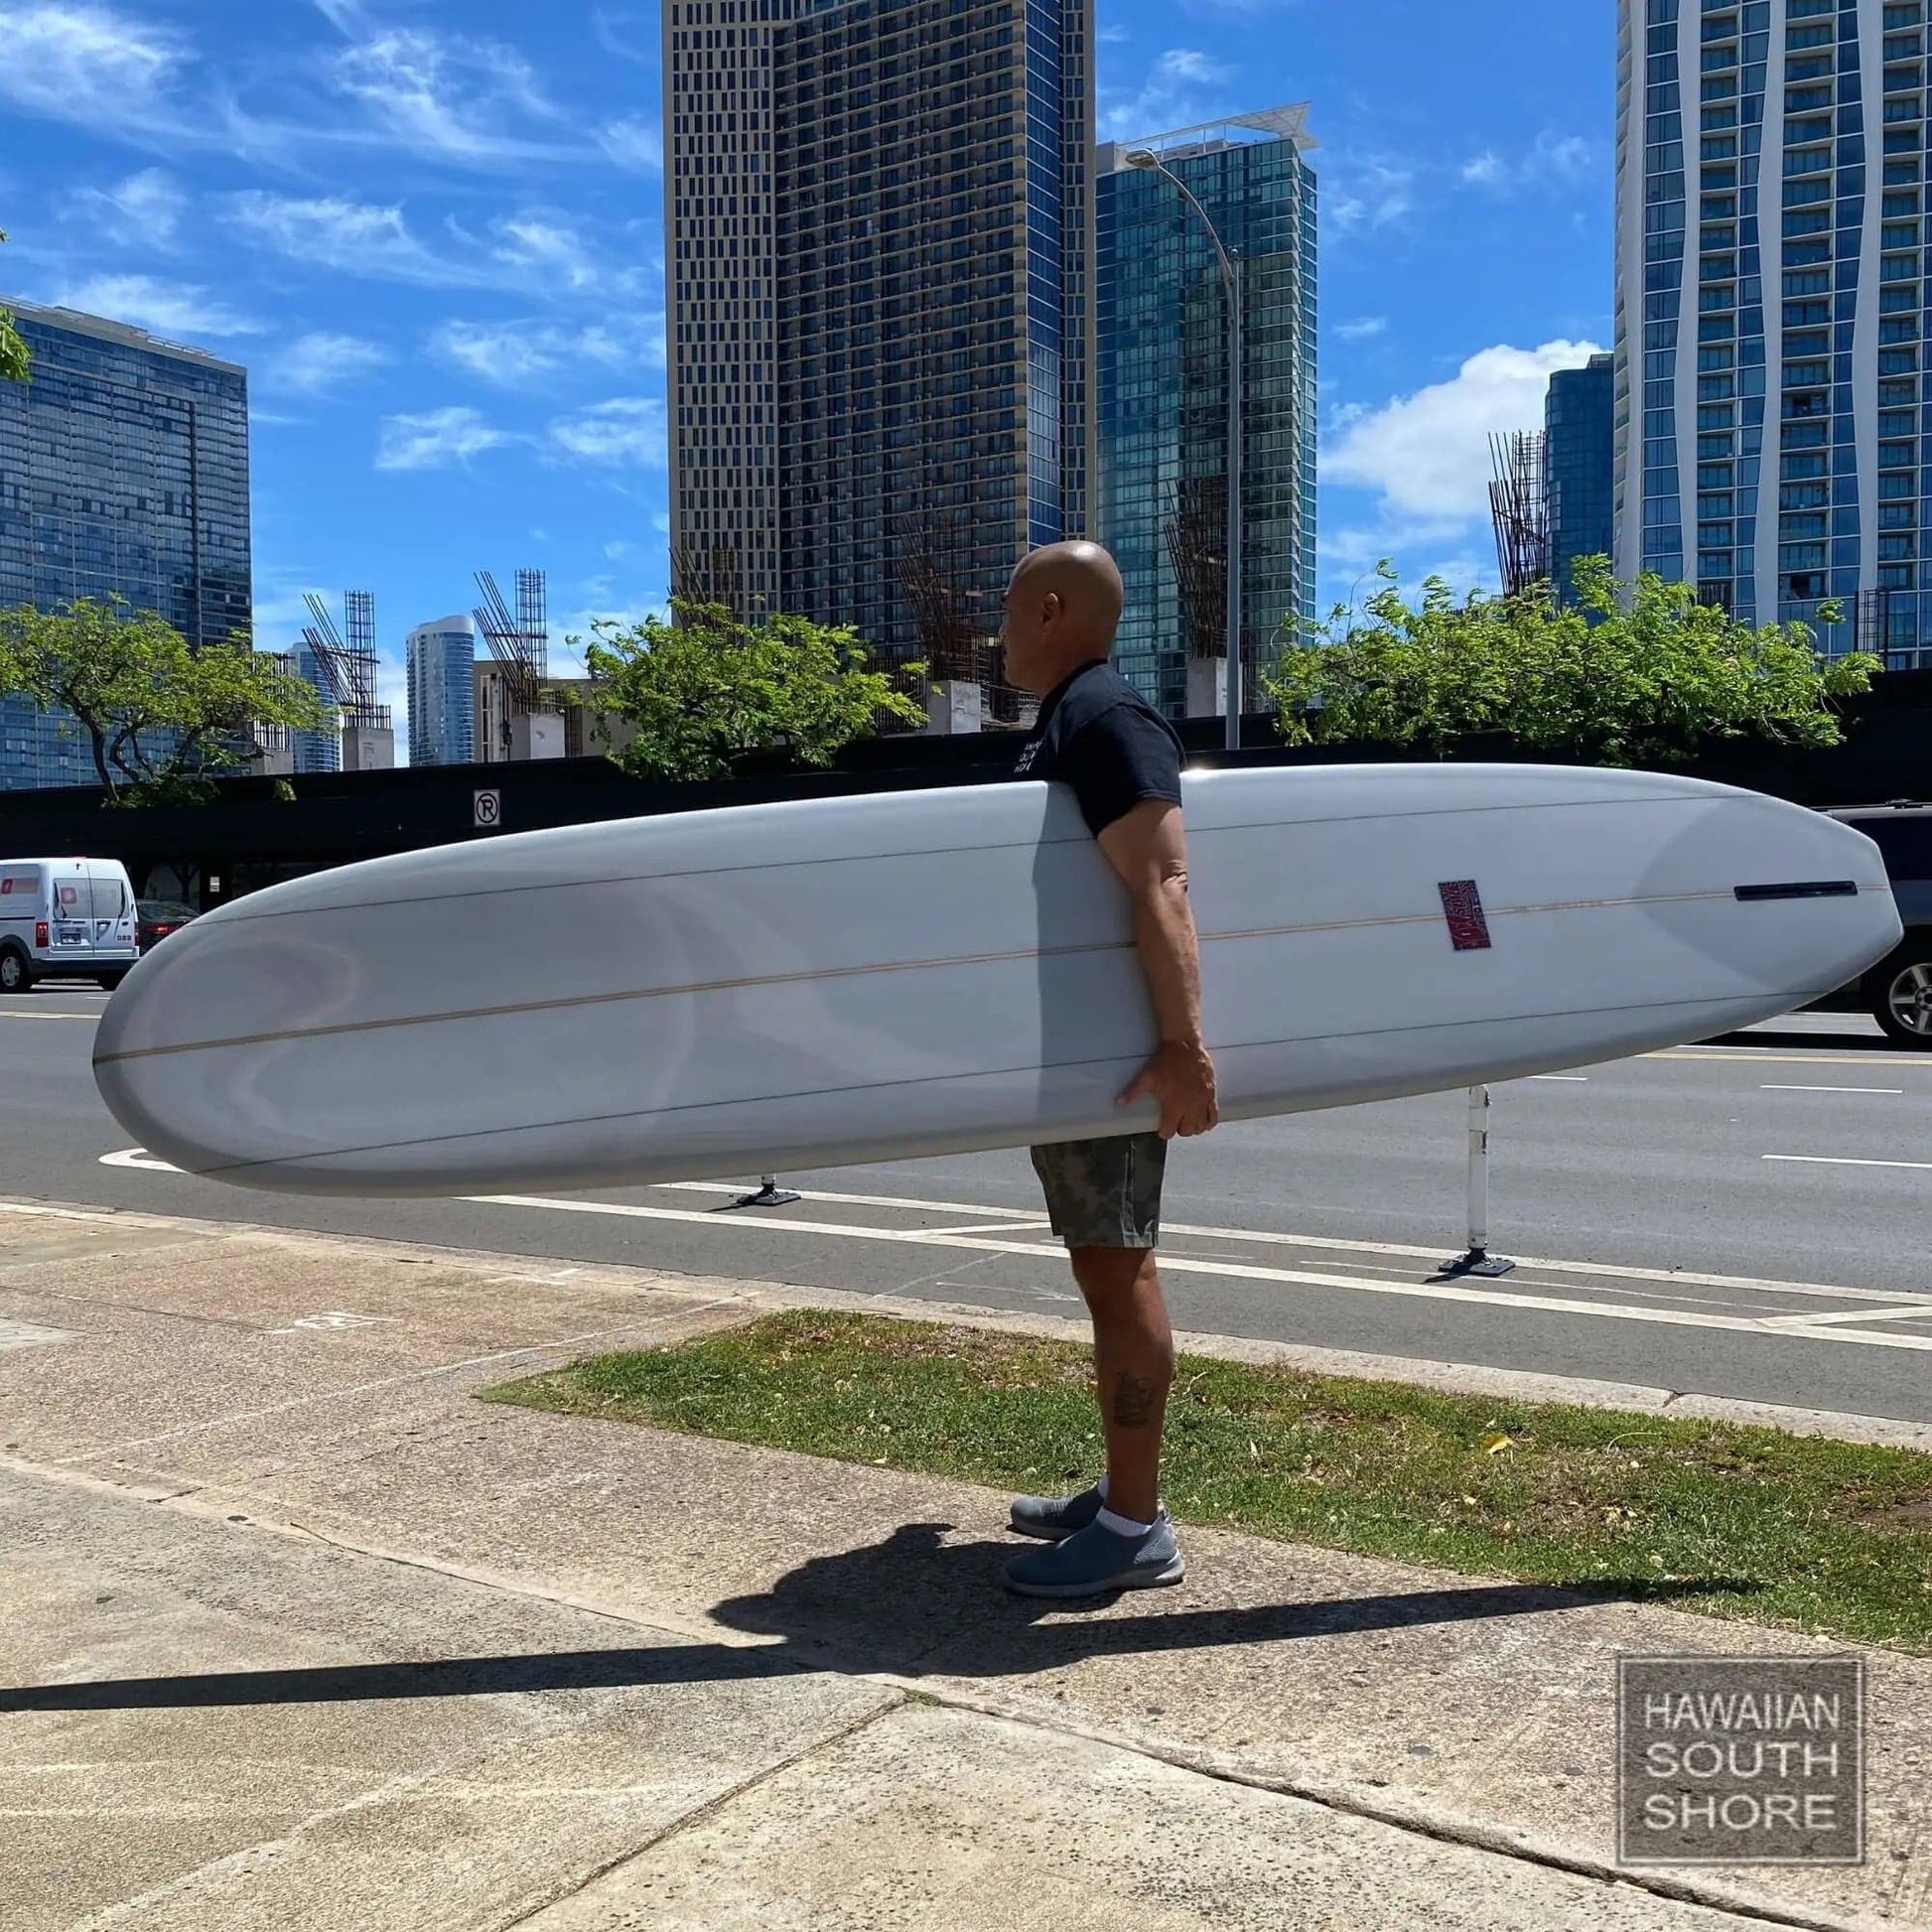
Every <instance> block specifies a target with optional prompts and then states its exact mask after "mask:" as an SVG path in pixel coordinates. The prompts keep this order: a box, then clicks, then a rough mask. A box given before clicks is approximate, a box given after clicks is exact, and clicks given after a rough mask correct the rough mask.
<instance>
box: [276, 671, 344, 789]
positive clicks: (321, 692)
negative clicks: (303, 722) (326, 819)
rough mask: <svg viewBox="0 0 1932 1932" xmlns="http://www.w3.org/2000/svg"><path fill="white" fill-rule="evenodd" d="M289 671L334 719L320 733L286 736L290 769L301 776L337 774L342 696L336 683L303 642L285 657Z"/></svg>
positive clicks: (340, 757) (298, 733)
mask: <svg viewBox="0 0 1932 1932" xmlns="http://www.w3.org/2000/svg"><path fill="white" fill-rule="evenodd" d="M288 667H289V669H290V670H292V671H293V672H294V673H295V675H296V676H297V677H299V678H301V679H302V680H303V682H304V683H305V684H307V685H309V686H310V687H311V689H313V690H314V691H315V693H316V695H317V696H318V697H320V698H321V699H322V701H323V703H324V704H326V705H328V706H329V707H330V709H331V711H332V713H334V714H335V715H334V716H332V717H331V718H330V720H329V722H328V723H327V724H326V725H324V726H323V728H322V729H321V730H319V731H298V732H291V733H290V734H289V749H290V755H291V759H292V765H293V769H294V770H295V771H297V772H298V773H300V772H312V771H340V770H341V769H342V768H343V725H342V717H341V713H340V709H339V707H340V706H341V704H342V694H341V692H339V691H338V690H337V689H336V680H335V678H334V676H332V675H331V673H330V671H329V669H328V667H327V666H326V665H325V664H324V663H323V661H322V659H321V658H319V657H318V656H317V655H316V654H315V652H314V651H313V650H312V649H311V648H310V647H309V645H308V644H307V643H306V642H303V643H298V644H297V645H296V646H295V648H294V649H293V650H291V651H290V652H289V653H288Z"/></svg>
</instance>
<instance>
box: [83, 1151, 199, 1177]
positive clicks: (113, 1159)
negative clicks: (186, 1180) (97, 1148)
mask: <svg viewBox="0 0 1932 1932" xmlns="http://www.w3.org/2000/svg"><path fill="white" fill-rule="evenodd" d="M100 1165H101V1166H102V1167H103V1168H140V1169H143V1170H144V1171H145V1172H147V1173H181V1170H180V1169H179V1168H178V1167H176V1166H175V1164H174V1163H173V1162H172V1161H157V1160H156V1159H155V1158H154V1156H153V1155H152V1154H150V1153H149V1152H148V1151H147V1149H146V1148H144V1147H127V1148H123V1149H122V1150H121V1151H120V1153H118V1154H103V1155H102V1156H101V1157H100Z"/></svg>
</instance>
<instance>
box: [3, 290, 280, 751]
mask: <svg viewBox="0 0 1932 1932" xmlns="http://www.w3.org/2000/svg"><path fill="white" fill-rule="evenodd" d="M6 306H7V307H8V308H10V309H12V310H13V312H14V319H15V322H16V324H17V326H18V327H19V330H20V333H21V335H22V336H23V337H25V338H26V341H27V345H28V347H29V348H30V349H31V350H32V352H33V357H34V360H33V369H32V376H31V379H30V380H29V381H27V382H0V606H6V607H11V606H15V605H20V604H32V605H34V606H36V607H37V608H39V609H41V610H43V611H53V610H56V609H58V608H59V607H61V606H62V605H64V604H68V603H69V602H71V601H72V600H73V599H75V598H81V597H90V598H107V597H112V596H119V597H123V598H125V599H126V600H127V602H128V603H129V604H131V605H132V606H134V608H135V609H137V610H150V611H156V612H158V613H159V614H160V615H161V616H162V617H164V618H166V619H167V621H169V622H170V623H172V624H173V625H174V626H175V628H176V629H177V630H179V631H180V632H181V633H182V634H183V635H184V636H185V637H186V638H187V639H188V641H189V642H190V643H191V644H195V645H200V644H203V643H207V642H212V641H216V640H219V639H221V638H225V637H227V636H229V635H230V634H232V633H233V632H236V631H245V630H246V629H247V628H248V624H249V621H250V607H251V593H252V581H251V570H250V560H249V526H248V376H247V371H246V370H245V369H242V368H240V367H238V366H237V365H236V364H234V363H232V362H222V361H217V360H216V359H215V358H214V357H213V356H211V355H208V354H206V353H204V352H203V351H202V350H201V349H196V348H184V347H181V346H179V345H175V344H172V343H164V342H158V341H156V340H155V339H154V338H153V337H151V336H149V335H147V334H145V333H144V332H143V331H141V330H139V329H132V328H129V327H127V326H126V325H125V324H122V323H117V322H106V321H102V320H101V319H100V318H98V317H96V316H83V315H76V314H74V313H72V312H70V311H69V310H66V309H41V308H36V307H34V306H33V305H31V304H28V303H18V302H14V301H12V300H11V299H9V300H8V302H7V303H6ZM93 776H94V773H93V764H92V760H91V759H90V758H89V756H88V755H87V752H86V749H85V745H84V741H83V740H81V739H80V738H78V737H77V736H75V735H74V733H73V732H72V731H71V730H66V729H64V728H63V724H62V721H61V720H60V719H59V718H57V717H53V716H50V715H47V714H44V713H41V712H39V711H37V710H36V709H35V708H34V707H33V706H32V705H30V704H28V703H26V702H25V701H24V700H22V699H0V789H14V788H19V787H23V786H33V785H50V784H85V783H91V782H92V781H93Z"/></svg>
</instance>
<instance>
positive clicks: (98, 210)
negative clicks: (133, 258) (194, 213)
mask: <svg viewBox="0 0 1932 1932" xmlns="http://www.w3.org/2000/svg"><path fill="white" fill-rule="evenodd" d="M70 205H71V207H73V209H74V211H75V212H76V213H79V214H81V215H82V216H84V217H86V218H87V219H89V220H92V221H95V222H97V223H98V224H99V225H100V226H101V228H102V229H104V230H105V232H106V234H107V236H108V238H109V239H110V240H112V241H115V242H118V243H119V244H120V245H121V246H122V247H123V248H139V247H144V246H145V247H152V248H167V247H169V246H171V245H172V243H173V242H174V239H175V230H176V228H177V227H179V226H180V224H181V217H182V215H183V213H184V212H185V211H186V209H187V207H188V196H187V193H186V191H185V190H184V189H183V188H182V186H181V184H180V183H179V182H178V181H176V180H175V178H174V177H173V176H172V175H170V174H168V173H167V172H166V171H165V170H163V169H160V168H143V169H142V170H141V172H140V173H139V174H135V175H129V176H128V178H127V179H126V180H125V181H122V182H116V183H115V184H114V186H113V187H112V188H82V189H80V190H78V191H77V192H76V193H75V194H74V195H73V197H72V200H71V204H70Z"/></svg>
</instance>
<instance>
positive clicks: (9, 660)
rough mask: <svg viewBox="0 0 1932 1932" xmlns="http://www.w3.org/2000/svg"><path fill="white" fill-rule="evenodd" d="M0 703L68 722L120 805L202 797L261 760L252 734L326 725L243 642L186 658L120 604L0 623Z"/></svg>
mask: <svg viewBox="0 0 1932 1932" xmlns="http://www.w3.org/2000/svg"><path fill="white" fill-rule="evenodd" d="M0 694H4V695H9V696H20V697H27V698H31V699H32V700H33V701H34V702H35V703H36V704H38V705H40V706H42V707H44V708H45V709H48V710H58V711H63V712H66V713H68V714H69V715H70V717H71V718H72V720H73V724H72V725H71V726H70V727H69V729H72V730H77V731H80V732H82V733H84V734H85V736H86V738H87V741H88V744H89V746H90V748H91V749H92V752H93V759H94V769H95V771H96V772H97V773H98V774H99V776H100V782H101V783H102V785H104V786H105V787H106V789H107V792H108V795H109V799H110V801H111V802H114V803H123V804H131V803H136V802H145V801H152V800H156V799H183V798H191V797H195V796H198V795H203V794H204V792H205V787H206V781H207V779H208V778H209V777H210V776H212V775H214V774H216V773H219V772H222V771H231V770H236V769H239V768H241V767H243V766H245V765H249V764H252V763H254V762H255V760H256V759H258V758H259V757H260V756H261V754H260V752H259V751H258V750H257V749H256V746H255V740H254V727H255V726H257V725H272V726H281V727H284V728H286V729H288V730H292V731H315V730H318V729H319V728H321V727H322V726H323V725H325V724H326V723H327V722H328V718H329V712H328V710H327V708H326V707H325V706H324V704H323V702H322V700H321V699H320V698H319V697H318V696H317V695H316V693H315V691H314V689H313V688H312V687H311V686H310V685H308V684H307V683H305V682H304V681H303V680H302V679H301V678H299V677H296V676H294V675H293V674H292V673H290V672H289V671H287V670H285V669H284V668H283V667H282V665H281V664H280V663H279V662H278V661H277V660H276V659H274V658H273V657H265V656H260V655H258V654H257V653H256V652H255V651H253V650H252V649H250V648H249V645H248V640H247V639H246V638H245V637H238V636H237V637H229V638H228V639H226V640H225V641H224V642H221V643H218V644H206V645H204V646H203V647H202V648H201V649H200V650H191V649H190V648H189V646H188V642H187V639H186V638H184V637H183V636H182V634H181V632H180V631H178V630H177V629H175V627H174V626H173V625H172V624H170V623H167V622H165V621H163V620H162V619H161V618H159V617H157V616H156V615H155V614H154V613H153V612H152V611H141V612H131V611H130V610H129V608H128V606H127V605H126V604H125V603H123V602H122V601H121V600H120V599H119V598H115V599H112V600H110V601H108V602H106V603H99V602H96V601H95V600H93V599H91V598H81V599H79V600H77V601H76V602H75V603H73V604H71V605H69V607H67V609H65V610H63V611H59V612H46V611H37V610H35V609H34V607H33V606H32V605H30V604H29V605H22V606H20V607H19V608H18V609H17V610H12V611H0Z"/></svg>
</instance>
